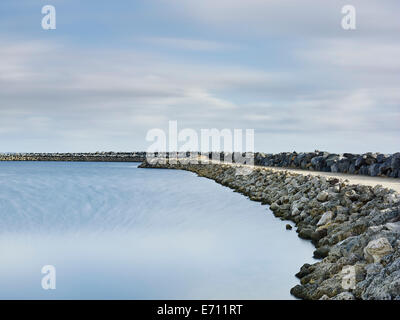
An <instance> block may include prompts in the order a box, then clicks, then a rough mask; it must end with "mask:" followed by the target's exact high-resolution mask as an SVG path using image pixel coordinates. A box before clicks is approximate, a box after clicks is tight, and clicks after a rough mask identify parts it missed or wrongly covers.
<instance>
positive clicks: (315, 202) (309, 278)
mask: <svg viewBox="0 0 400 320" xmlns="http://www.w3.org/2000/svg"><path fill="white" fill-rule="evenodd" d="M299 155H300V154H298V155H296V156H295V155H294V154H292V156H289V154H286V155H285V156H282V157H281V156H278V157H274V156H271V158H269V157H268V156H265V158H264V159H275V160H273V161H272V162H265V165H268V166H270V165H279V166H280V165H282V166H287V167H290V166H291V164H293V163H294V162H296V164H295V165H296V166H300V167H307V164H308V163H311V164H312V167H313V168H314V169H315V170H321V169H324V168H327V166H329V167H330V168H331V169H332V167H333V168H335V166H336V167H337V168H338V170H340V169H339V168H347V169H346V170H347V171H349V170H350V166H352V169H351V170H350V171H353V170H359V172H360V170H362V171H363V172H366V171H365V170H366V168H370V166H371V165H373V164H378V165H379V168H381V167H382V166H381V164H384V163H387V167H388V168H390V169H387V171H384V170H383V169H382V170H383V171H382V170H381V169H379V170H380V172H385V173H386V174H387V173H388V172H396V175H397V173H398V172H397V171H393V170H397V169H395V168H397V159H399V158H398V156H397V154H396V155H392V156H383V155H382V156H379V155H378V156H373V155H371V156H367V157H365V158H364V156H362V160H357V159H359V157H358V156H354V157H351V156H349V155H347V156H345V158H346V159H348V162H346V164H345V165H344V164H343V163H344V161H347V160H343V159H344V158H341V157H339V156H337V155H335V156H326V155H318V154H317V153H315V154H303V155H300V156H299ZM312 155H314V157H312ZM256 156H257V155H256ZM315 157H318V158H317V159H314V158H315ZM338 157H339V158H338ZM258 159H260V158H258ZM261 159H262V158H261ZM276 159H290V161H289V160H284V161H281V160H276ZM300 159H302V160H300ZM313 159H314V160H313ZM383 159H386V160H383ZM334 160H338V161H336V162H335V161H334ZM257 161H259V160H257ZM268 161H269V160H268ZM275 161H277V162H275ZM360 161H361V162H360ZM382 161H383V162H382ZM322 163H323V165H322V166H321V164H322ZM353 165H354V168H357V169H354V168H353ZM140 167H141V168H169V169H181V170H188V171H191V172H194V173H197V174H198V175H199V176H202V177H207V178H209V179H213V180H215V181H216V182H217V183H220V184H222V185H224V186H227V187H229V188H232V189H233V190H235V191H236V192H239V193H242V194H243V195H246V196H248V197H249V198H250V199H251V200H253V201H259V202H261V203H262V204H265V205H267V204H268V205H269V208H270V209H271V211H272V212H273V213H274V215H275V216H276V217H279V218H280V219H282V220H291V221H293V222H294V223H295V225H296V227H297V230H296V231H297V233H298V236H299V237H301V238H303V239H307V240H310V241H312V243H313V244H314V245H315V247H316V250H315V252H314V256H315V257H316V258H320V259H321V260H320V261H318V262H317V263H314V264H311V265H310V264H305V265H303V266H302V267H301V269H300V270H299V272H298V273H297V274H296V276H297V277H298V278H299V279H300V283H299V284H298V285H296V286H295V287H294V288H292V289H291V293H292V294H293V295H294V296H295V297H298V298H301V299H322V300H328V299H332V300H354V299H367V300H369V299H397V300H399V299H400V195H399V194H398V193H397V192H395V191H394V190H390V189H386V188H383V187H382V186H380V185H377V186H375V187H370V186H364V185H351V184H349V183H348V182H347V181H346V180H344V181H343V180H341V179H337V178H325V177H322V176H313V175H306V174H296V173H293V172H290V171H284V170H280V171H277V170H272V169H269V168H263V167H259V166H258V167H257V166H255V167H251V169H250V171H249V168H248V167H249V166H241V165H237V164H224V163H222V162H221V163H215V162H212V163H208V164H188V163H186V164H183V163H179V162H178V163H169V161H168V160H166V161H165V163H164V164H160V163H159V162H151V161H150V162H149V161H144V162H143V163H142V164H141V165H140ZM308 168H310V167H308ZM238 169H246V170H247V171H246V170H245V171H243V170H238ZM368 170H369V169H368ZM374 170H375V169H374ZM389 170H390V171H389ZM243 172H247V173H246V174H243ZM390 174H391V173H390ZM287 254H290V252H289V253H287Z"/></svg>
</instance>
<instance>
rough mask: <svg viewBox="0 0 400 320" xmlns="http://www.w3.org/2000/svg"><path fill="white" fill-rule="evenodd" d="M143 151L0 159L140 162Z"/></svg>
mask: <svg viewBox="0 0 400 320" xmlns="http://www.w3.org/2000/svg"><path fill="white" fill-rule="evenodd" d="M145 157H146V153H145V152H94V153H3V154H0V161H90V162H142V161H143V160H144V159H145Z"/></svg>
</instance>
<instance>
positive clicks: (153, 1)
mask: <svg viewBox="0 0 400 320" xmlns="http://www.w3.org/2000/svg"><path fill="white" fill-rule="evenodd" d="M348 4H351V5H353V6H354V7H355V9H356V29H355V30H344V29H343V28H342V26H341V20H342V18H343V16H344V14H342V12H341V10H342V7H343V6H344V5H348ZM44 5H53V6H54V7H55V9H56V29H55V30H43V29H42V26H41V21H42V18H43V17H44V14H42V13H41V10H42V7H43V6H44ZM399 40H400V1H398V0H384V1H382V0H379V1H375V0H369V1H365V0H347V1H337V0H330V1H321V0H301V1H300V0H279V1H278V0H218V1H216V0H212V1H211V0H202V1H192V0H131V1H128V0H120V1H97V0H85V1H82V0H46V1H42V0H19V1H15V0H2V1H1V2H0V152H95V151H134V150H146V149H147V148H148V147H149V146H150V144H151V142H149V141H146V135H147V133H148V132H149V130H151V129H154V128H160V129H163V130H167V128H168V124H169V121H175V120H176V121H177V123H178V129H185V128H191V129H193V130H196V131H198V132H200V130H201V129H212V128H217V129H219V130H222V129H225V128H226V129H230V130H234V129H243V130H245V129H254V132H255V137H254V144H255V150H256V151H261V152H268V153H276V152H282V151H298V152H300V151H314V150H316V149H318V150H325V151H329V152H336V153H342V152H353V153H363V152H368V151H373V152H382V153H393V152H398V151H400V148H399V147H400V143H399V141H400V90H399V88H400V41H399Z"/></svg>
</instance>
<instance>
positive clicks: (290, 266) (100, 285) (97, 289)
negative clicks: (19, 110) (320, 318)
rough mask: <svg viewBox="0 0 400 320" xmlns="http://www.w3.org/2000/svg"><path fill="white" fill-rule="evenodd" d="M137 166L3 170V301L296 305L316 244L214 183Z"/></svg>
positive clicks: (22, 165) (10, 166) (12, 166)
mask: <svg viewBox="0 0 400 320" xmlns="http://www.w3.org/2000/svg"><path fill="white" fill-rule="evenodd" d="M137 166H138V164H136V163H76V162H75V163H67V162H65V163H64V162H2V163H0V298H2V299H4V298H21V299H25V298H34V299H64V298H68V299H69V298H74V299H288V298H289V299H290V298H292V297H291V296H290V294H289V290H290V288H291V287H292V286H294V285H295V284H297V280H296V278H295V277H294V274H295V273H296V272H297V271H298V270H299V268H300V266H301V265H302V264H303V263H305V262H312V261H313V260H312V258H311V257H312V251H313V247H312V245H311V244H310V243H308V242H305V241H302V240H300V239H299V238H298V237H297V236H296V233H295V231H294V230H292V231H286V230H285V223H284V222H282V221H280V220H279V219H277V218H274V217H273V215H272V213H271V212H270V211H269V210H268V209H267V207H266V206H261V205H260V204H259V203H256V202H252V201H249V200H248V199H246V198H245V197H244V196H242V195H240V194H238V193H234V192H232V190H230V189H228V188H226V187H223V186H221V185H218V184H217V183H215V182H214V181H212V180H208V179H205V178H199V177H197V176H196V175H195V174H193V173H190V172H185V171H175V170H158V169H139V168H137ZM49 264H50V265H54V266H55V267H56V277H57V282H56V289H55V290H43V289H42V287H41V279H42V276H43V275H42V273H41V268H42V266H44V265H49Z"/></svg>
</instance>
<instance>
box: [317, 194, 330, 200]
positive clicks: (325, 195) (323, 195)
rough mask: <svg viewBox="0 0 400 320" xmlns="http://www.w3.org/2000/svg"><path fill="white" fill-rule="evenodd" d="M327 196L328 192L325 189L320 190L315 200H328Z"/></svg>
mask: <svg viewBox="0 0 400 320" xmlns="http://www.w3.org/2000/svg"><path fill="white" fill-rule="evenodd" d="M328 197H329V193H328V192H326V191H321V192H320V193H319V194H318V196H317V200H318V201H320V202H325V201H327V200H328Z"/></svg>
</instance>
